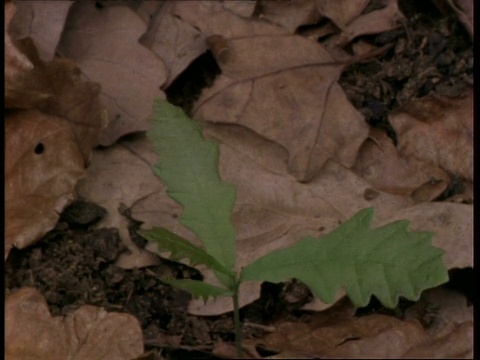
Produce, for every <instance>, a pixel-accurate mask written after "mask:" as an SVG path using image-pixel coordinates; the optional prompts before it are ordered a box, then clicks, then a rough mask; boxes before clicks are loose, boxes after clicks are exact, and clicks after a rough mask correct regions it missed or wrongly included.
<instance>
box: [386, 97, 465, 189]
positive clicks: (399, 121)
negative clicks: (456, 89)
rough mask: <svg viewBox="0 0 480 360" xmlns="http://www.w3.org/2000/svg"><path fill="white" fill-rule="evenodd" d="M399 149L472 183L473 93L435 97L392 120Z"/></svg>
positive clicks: (405, 108) (415, 102)
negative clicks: (454, 96) (458, 96)
mask: <svg viewBox="0 0 480 360" xmlns="http://www.w3.org/2000/svg"><path fill="white" fill-rule="evenodd" d="M389 120H390V122H391V124H392V126H393V127H394V129H395V131H396V133H397V137H398V149H399V151H400V153H401V154H403V155H404V156H412V157H415V158H417V159H420V160H424V161H428V162H430V163H432V164H434V165H436V166H440V167H441V168H443V169H445V170H446V171H448V172H450V173H453V174H456V175H460V176H462V177H464V178H465V179H467V180H468V181H473V90H472V89H469V91H468V92H467V93H466V94H465V95H464V97H462V98H457V99H452V98H446V97H442V96H439V95H432V96H428V97H425V98H421V99H418V100H413V101H412V102H410V103H409V104H406V105H405V106H403V107H402V108H401V109H399V110H398V111H397V112H395V113H394V114H392V115H391V116H390V117H389Z"/></svg>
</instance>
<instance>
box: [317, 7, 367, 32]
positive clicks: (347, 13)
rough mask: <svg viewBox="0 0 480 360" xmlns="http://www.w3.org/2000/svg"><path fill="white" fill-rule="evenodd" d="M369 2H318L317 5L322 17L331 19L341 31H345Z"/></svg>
mask: <svg viewBox="0 0 480 360" xmlns="http://www.w3.org/2000/svg"><path fill="white" fill-rule="evenodd" d="M369 2H370V1H369V0H354V1H352V0H337V1H329V0H316V5H317V9H318V12H319V13H320V15H321V16H324V17H327V18H329V19H330V20H331V21H333V23H335V25H337V26H338V28H339V29H342V30H344V29H346V27H347V25H348V24H350V23H351V22H352V21H353V20H355V19H357V18H358V17H359V16H360V15H361V14H362V12H363V10H365V8H366V7H367V5H368V3H369Z"/></svg>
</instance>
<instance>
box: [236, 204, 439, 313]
mask: <svg viewBox="0 0 480 360" xmlns="http://www.w3.org/2000/svg"><path fill="white" fill-rule="evenodd" d="M373 215H374V209H373V208H370V209H365V210H362V211H360V212H359V213H357V214H356V215H355V216H353V217H352V218H351V219H350V220H348V221H346V222H345V223H343V224H342V225H340V226H339V227H338V228H337V229H335V230H334V231H333V232H331V233H329V234H327V235H325V236H323V237H322V238H321V239H315V238H311V237H307V238H304V239H302V240H301V241H300V242H298V243H297V244H295V245H294V246H292V247H290V248H287V249H281V250H276V251H274V252H272V253H270V254H268V255H266V256H264V257H262V258H260V259H258V260H257V261H255V262H254V263H252V264H250V265H248V266H246V267H245V268H244V269H243V271H242V274H241V277H240V280H241V281H270V282H281V281H285V280H287V279H289V278H296V279H298V280H300V281H302V282H303V283H305V284H306V285H307V286H308V287H309V288H310V289H311V290H312V292H313V293H314V294H315V295H317V296H318V297H319V298H320V299H322V300H323V301H324V302H326V303H332V302H333V301H334V300H335V295H336V294H337V293H338V291H339V290H340V288H342V287H343V288H344V289H345V291H346V292H347V295H348V296H349V297H350V299H351V300H352V302H353V303H354V304H355V305H356V306H365V305H367V303H368V301H369V299H370V296H371V295H375V296H376V297H377V298H378V299H379V300H380V301H381V302H382V303H383V304H384V305H385V306H387V307H395V305H396V304H397V302H398V298H399V296H400V295H401V296H404V297H405V298H407V299H410V300H417V299H418V298H419V296H420V293H421V292H422V291H423V290H424V289H427V288H430V287H434V286H437V285H440V284H442V283H444V282H446V281H447V280H448V273H447V270H446V268H445V266H444V264H443V261H442V258H443V254H444V251H443V250H441V249H438V248H435V247H433V246H432V245H431V239H432V237H433V233H430V232H409V231H408V221H405V220H401V221H396V222H393V223H390V224H387V225H385V226H383V227H380V228H377V229H374V230H372V229H370V224H371V222H372V219H373Z"/></svg>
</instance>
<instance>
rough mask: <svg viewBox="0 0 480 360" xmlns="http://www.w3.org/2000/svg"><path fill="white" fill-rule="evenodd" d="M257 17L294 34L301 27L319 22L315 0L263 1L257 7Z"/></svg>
mask: <svg viewBox="0 0 480 360" xmlns="http://www.w3.org/2000/svg"><path fill="white" fill-rule="evenodd" d="M259 8H260V11H259V14H258V17H259V18H261V19H265V20H268V21H270V22H272V23H274V24H277V25H280V26H283V27H284V28H286V29H288V30H289V31H290V33H291V34H294V33H295V31H296V30H297V29H298V27H300V26H302V25H311V24H315V23H317V22H318V21H319V20H320V14H319V13H318V11H317V6H316V3H315V0H297V1H264V2H262V3H261V5H260V6H259Z"/></svg>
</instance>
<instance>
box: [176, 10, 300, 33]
mask: <svg viewBox="0 0 480 360" xmlns="http://www.w3.org/2000/svg"><path fill="white" fill-rule="evenodd" d="M231 6H232V5H231V4H229V2H219V1H176V2H175V7H174V13H175V15H176V16H177V17H179V18H181V19H182V20H183V21H185V22H187V23H188V24H190V25H191V26H193V27H194V28H196V29H199V30H200V32H201V33H202V34H203V35H204V36H205V37H209V36H212V35H221V36H223V37H224V38H226V39H230V38H236V37H246V36H260V35H287V34H289V33H290V31H289V30H288V29H285V28H284V27H282V26H278V25H274V24H271V23H269V22H266V21H262V20H261V19H256V18H249V19H246V18H245V17H244V16H239V15H237V14H236V13H235V12H232V11H231V10H230V7H231Z"/></svg>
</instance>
